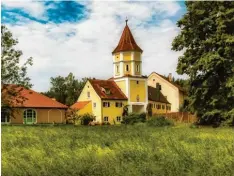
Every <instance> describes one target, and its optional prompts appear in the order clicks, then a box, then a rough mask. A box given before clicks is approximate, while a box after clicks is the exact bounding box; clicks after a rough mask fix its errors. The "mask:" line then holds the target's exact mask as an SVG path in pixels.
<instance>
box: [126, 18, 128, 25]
mask: <svg viewBox="0 0 234 176" xmlns="http://www.w3.org/2000/svg"><path fill="white" fill-rule="evenodd" d="M125 22H126V25H128V17H126V20H125Z"/></svg>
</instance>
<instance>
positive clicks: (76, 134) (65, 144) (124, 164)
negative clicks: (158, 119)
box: [2, 124, 234, 176]
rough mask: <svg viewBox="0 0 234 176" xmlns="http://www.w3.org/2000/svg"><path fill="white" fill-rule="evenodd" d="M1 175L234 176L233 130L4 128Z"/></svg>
mask: <svg viewBox="0 0 234 176" xmlns="http://www.w3.org/2000/svg"><path fill="white" fill-rule="evenodd" d="M2 175H5V176H7V175H9V176H13V175H14V176H15V175H50V176H53V175H64V176H66V175H84V176H88V175H92V176H95V175H100V176H105V175H111V176H116V175H117V176H118V175H119V176H125V175H126V176H128V175H129V176H135V175H146V176H149V175H160V176H163V175H165V176H170V175H177V176H183V175H199V176H202V175H204V176H208V175H212V176H214V175H220V176H226V175H230V176H233V175H234V131H233V129H227V128H223V129H222V128H219V129H208V128H206V129H190V128H189V127H186V126H179V127H178V126H175V127H166V128H154V127H148V126H146V125H145V124H137V125H133V126H125V125H121V126H95V127H90V126H88V127H87V126H85V127H84V126H78V127H74V126H57V127H56V126H55V127H53V126H3V127H2Z"/></svg>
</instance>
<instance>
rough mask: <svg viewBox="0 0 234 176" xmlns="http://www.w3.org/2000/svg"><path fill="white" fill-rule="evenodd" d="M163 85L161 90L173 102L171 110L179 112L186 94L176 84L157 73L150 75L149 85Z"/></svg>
mask: <svg viewBox="0 0 234 176" xmlns="http://www.w3.org/2000/svg"><path fill="white" fill-rule="evenodd" d="M157 83H159V84H160V85H161V92H162V94H163V95H164V96H166V97H167V100H168V101H169V102H170V103H171V111H172V112H178V111H179V107H180V106H181V105H182V104H183V102H184V98H185V95H184V93H183V92H181V91H180V90H179V89H178V88H177V87H176V86H174V85H173V84H172V83H170V82H168V81H167V80H165V79H164V78H162V77H161V76H159V75H158V74H157V73H154V72H153V73H151V74H150V75H149V77H148V85H149V86H152V87H156V84H157Z"/></svg>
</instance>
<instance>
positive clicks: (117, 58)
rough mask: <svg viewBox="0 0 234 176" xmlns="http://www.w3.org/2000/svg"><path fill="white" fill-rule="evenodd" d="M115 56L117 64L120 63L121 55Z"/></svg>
mask: <svg viewBox="0 0 234 176" xmlns="http://www.w3.org/2000/svg"><path fill="white" fill-rule="evenodd" d="M114 56H115V62H118V61H120V54H119V53H118V54H115V55H114Z"/></svg>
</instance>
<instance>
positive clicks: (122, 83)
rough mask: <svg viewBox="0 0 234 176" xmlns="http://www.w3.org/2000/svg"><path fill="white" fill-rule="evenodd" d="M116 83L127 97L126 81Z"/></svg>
mask: <svg viewBox="0 0 234 176" xmlns="http://www.w3.org/2000/svg"><path fill="white" fill-rule="evenodd" d="M115 83H116V84H117V85H118V87H119V88H120V89H121V91H122V92H123V93H124V94H125V95H127V91H126V86H127V85H126V80H121V81H115Z"/></svg>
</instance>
